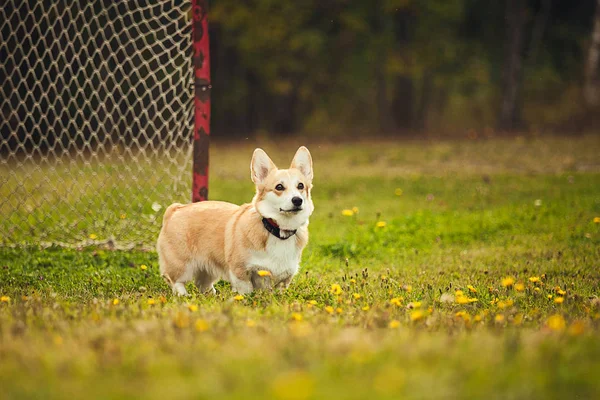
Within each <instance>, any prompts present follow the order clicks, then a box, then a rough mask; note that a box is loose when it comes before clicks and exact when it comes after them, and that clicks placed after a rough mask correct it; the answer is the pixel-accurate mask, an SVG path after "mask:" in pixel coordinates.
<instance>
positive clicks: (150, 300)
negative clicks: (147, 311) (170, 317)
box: [146, 299, 156, 306]
mask: <svg viewBox="0 0 600 400" xmlns="http://www.w3.org/2000/svg"><path fill="white" fill-rule="evenodd" d="M146 303H147V304H148V305H149V306H153V305H154V304H156V300H154V299H148V301H147V302H146Z"/></svg>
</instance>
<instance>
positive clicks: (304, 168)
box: [290, 146, 313, 181]
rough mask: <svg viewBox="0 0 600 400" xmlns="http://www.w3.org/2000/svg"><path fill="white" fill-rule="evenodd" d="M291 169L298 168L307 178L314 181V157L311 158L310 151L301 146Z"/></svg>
mask: <svg viewBox="0 0 600 400" xmlns="http://www.w3.org/2000/svg"><path fill="white" fill-rule="evenodd" d="M290 168H296V169H298V170H300V172H302V174H304V176H305V177H306V178H308V179H309V180H311V181H312V179H313V165H312V157H311V156H310V151H308V149H307V148H306V147H304V146H301V147H300V148H299V149H298V151H297V152H296V155H295V156H294V159H293V160H292V165H291V167H290Z"/></svg>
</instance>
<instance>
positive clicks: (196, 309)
mask: <svg viewBox="0 0 600 400" xmlns="http://www.w3.org/2000/svg"><path fill="white" fill-rule="evenodd" d="M188 310H190V311H191V312H196V311H198V306H197V305H196V304H188Z"/></svg>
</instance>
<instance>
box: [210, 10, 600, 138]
mask: <svg viewBox="0 0 600 400" xmlns="http://www.w3.org/2000/svg"><path fill="white" fill-rule="evenodd" d="M526 3H527V4H526V5H525V7H526V16H525V27H524V33H523V40H522V41H523V43H522V46H521V47H522V50H521V53H522V54H521V57H522V64H523V70H522V79H521V84H522V88H521V90H520V91H519V97H520V99H519V105H518V107H519V114H520V115H521V123H520V125H519V126H520V127H521V128H526V129H532V130H535V131H537V130H540V129H548V128H550V129H552V128H561V129H563V130H566V131H568V132H573V131H577V130H581V129H586V128H589V127H590V126H589V125H586V124H587V120H584V119H583V118H580V117H581V106H582V101H583V99H582V96H581V93H580V86H581V80H582V74H583V69H584V67H583V66H584V60H585V53H586V50H587V43H588V41H589V36H590V32H591V25H592V16H593V11H594V7H595V3H596V2H595V0H585V1H578V2H564V1H563V2H556V1H552V2H551V5H550V7H549V8H548V10H549V12H548V14H547V15H546V14H544V10H545V8H544V6H543V5H544V4H545V3H544V1H534V0H530V1H528V2H526ZM210 13H211V14H210V24H211V34H212V36H211V46H212V71H213V80H214V88H215V89H214V91H213V99H214V107H213V113H214V114H213V126H214V132H215V134H216V135H244V136H248V134H252V133H256V132H262V131H267V132H271V133H290V132H299V131H304V132H310V133H312V134H315V135H323V134H327V135H346V134H348V133H353V134H358V133H365V132H369V133H373V132H380V133H392V132H406V133H411V132H417V131H421V130H423V131H428V132H431V133H434V134H444V133H457V132H460V133H462V132H464V131H465V130H469V129H473V130H474V131H475V132H476V133H479V134H482V133H483V132H484V131H485V133H486V134H492V133H493V132H492V131H490V130H489V128H494V127H496V125H497V118H498V116H499V112H500V100H501V96H502V93H503V87H502V85H503V83H502V82H503V80H502V74H503V64H504V58H505V51H504V50H505V46H506V43H505V42H506V35H505V30H506V26H505V18H504V15H505V4H504V2H503V1H500V2H487V1H479V0H457V1H444V0H423V1H416V0H377V1H350V2H349V1H345V0H331V1H326V2H323V1H317V0H308V1H303V2H279V1H273V0H252V1H250V2H239V1H234V0H214V1H212V2H211V10H210ZM536 32H537V33H536ZM486 129H488V130H486ZM432 131H433V132H432Z"/></svg>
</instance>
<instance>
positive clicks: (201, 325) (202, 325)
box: [194, 319, 210, 332]
mask: <svg viewBox="0 0 600 400" xmlns="http://www.w3.org/2000/svg"><path fill="white" fill-rule="evenodd" d="M194 328H195V329H196V331H198V332H206V331H207V330H208V328H210V325H208V322H206V321H205V320H203V319H199V320H197V321H196V323H195V324H194Z"/></svg>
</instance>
